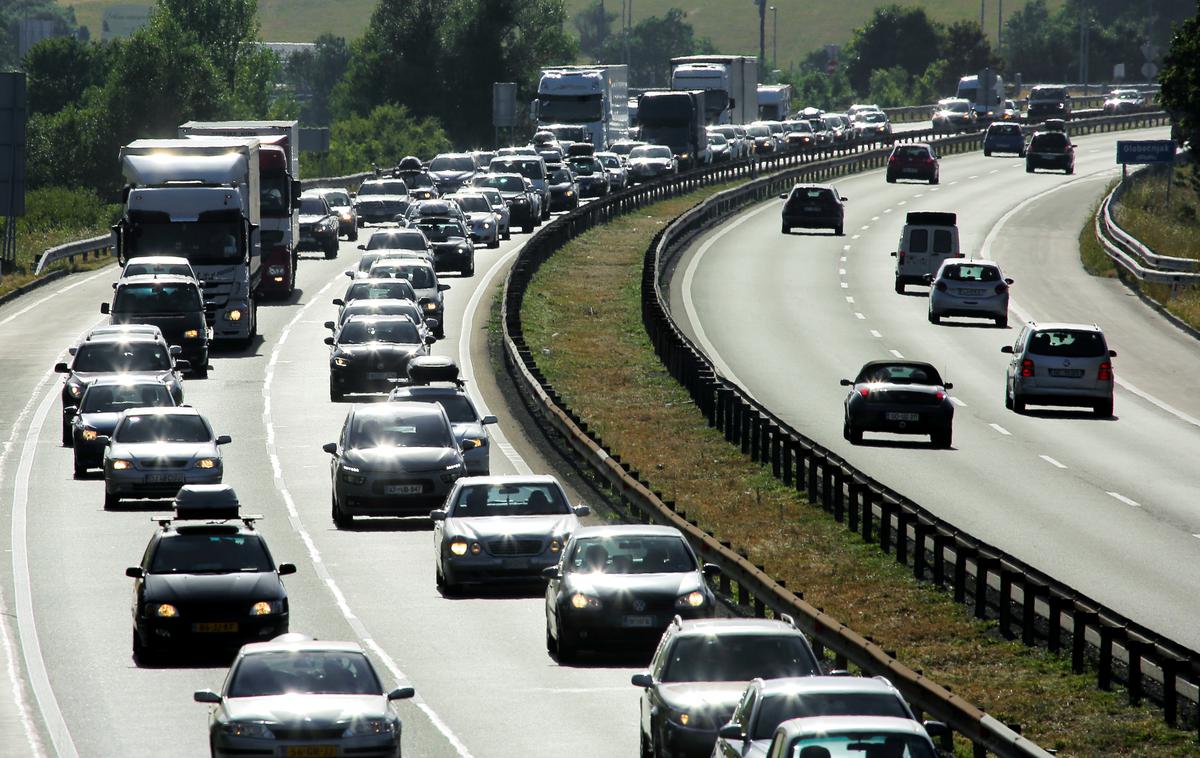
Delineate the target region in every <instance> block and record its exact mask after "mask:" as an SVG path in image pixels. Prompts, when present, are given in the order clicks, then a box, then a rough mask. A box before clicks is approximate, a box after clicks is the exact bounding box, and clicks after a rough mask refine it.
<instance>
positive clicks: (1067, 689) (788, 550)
mask: <svg viewBox="0 0 1200 758" xmlns="http://www.w3.org/2000/svg"><path fill="white" fill-rule="evenodd" d="M720 189H723V188H720V187H717V188H708V189H705V190H702V191H699V192H696V193H694V194H692V195H689V196H686V197H682V198H677V199H673V200H667V201H664V202H661V203H658V204H656V205H653V206H650V207H648V208H645V209H641V210H638V211H636V212H634V213H631V214H629V215H627V216H624V217H622V218H619V219H617V220H616V221H614V222H613V223H611V224H608V225H606V226H603V227H599V228H597V229H593V230H591V231H589V232H587V233H585V234H584V235H582V236H581V237H579V238H577V239H575V240H573V241H572V242H571V243H569V244H568V245H567V246H566V247H565V248H564V249H563V250H561V251H559V252H558V253H557V254H556V255H555V256H554V257H552V258H551V259H550V260H549V261H547V262H546V263H545V264H544V265H543V266H542V268H541V269H540V270H539V271H538V273H537V275H536V276H535V277H534V280H533V282H532V284H531V286H530V287H529V290H528V292H527V294H526V297H525V302H524V305H523V308H522V311H521V317H522V320H523V322H524V328H525V338H526V340H527V342H528V344H529V347H530V349H531V350H532V351H533V354H534V355H535V356H536V357H537V363H538V366H539V368H541V370H542V371H543V372H544V373H545V375H546V377H547V378H548V379H549V380H550V382H551V383H552V384H553V385H554V386H555V388H556V389H557V390H558V391H559V392H560V393H561V394H562V396H563V399H564V401H565V402H566V403H567V404H568V405H570V406H571V407H572V408H573V409H574V410H575V411H576V412H577V413H578V414H579V415H580V416H581V417H582V418H583V419H584V420H585V421H586V422H587V423H588V424H589V426H590V427H591V428H592V429H594V430H595V431H596V432H597V434H599V435H600V436H601V438H603V440H604V441H605V444H606V445H608V447H609V449H610V450H611V451H613V452H616V453H618V454H620V455H621V459H622V461H624V462H627V463H629V464H630V465H631V466H632V467H633V468H635V469H637V470H638V471H640V472H641V474H642V476H643V477H645V478H647V479H648V480H649V481H650V483H651V486H652V487H653V488H654V489H656V490H660V491H662V493H663V495H664V497H665V498H667V499H672V500H675V501H676V503H677V506H678V507H679V508H681V509H684V510H686V511H687V513H688V516H689V517H690V518H696V519H698V520H699V522H700V524H701V526H703V527H704V528H706V529H711V530H713V531H714V532H715V533H716V535H717V536H718V538H720V539H723V540H730V541H731V542H732V543H733V545H734V546H735V547H736V548H740V549H743V550H745V551H747V553H748V554H749V556H750V558H751V559H752V560H753V561H754V562H755V563H758V564H763V565H765V566H766V569H767V571H768V572H769V573H771V574H772V575H773V576H775V577H777V578H780V579H783V580H785V581H786V582H787V585H788V587H791V588H793V589H794V590H796V591H801V592H803V593H804V596H805V599H806V600H808V601H809V602H810V603H813V604H814V605H816V606H818V607H820V608H823V609H824V610H826V611H827V612H829V613H831V614H832V615H833V616H835V617H836V618H839V619H841V620H842V621H843V622H844V623H846V624H848V625H850V626H851V627H852V628H853V629H855V630H856V631H858V632H859V633H861V634H864V635H867V636H869V637H871V638H872V639H874V641H875V642H877V643H878V644H880V645H881V646H883V647H884V648H885V649H889V650H894V651H895V652H896V655H897V657H898V658H899V659H900V660H901V661H903V662H904V663H906V664H907V665H908V666H910V667H912V668H914V669H916V670H918V671H922V672H924V673H925V674H926V675H927V676H930V677H931V678H933V679H934V680H935V681H937V682H940V683H941V684H943V685H946V686H948V687H950V688H951V689H953V691H954V692H956V693H958V694H960V695H962V696H963V697H965V698H966V699H967V700H969V701H971V702H972V703H974V704H975V705H977V706H979V707H981V708H983V709H985V710H986V711H988V712H989V713H991V714H992V715H993V716H995V717H996V718H998V719H1000V720H1002V721H1004V722H1005V723H1009V724H1019V725H1020V726H1021V727H1022V729H1023V730H1024V733H1025V734H1026V735H1028V736H1030V737H1031V738H1033V739H1035V740H1036V741H1037V742H1038V743H1039V744H1041V745H1042V746H1043V747H1046V748H1056V749H1058V750H1059V753H1060V755H1072V756H1100V755H1123V756H1177V755H1178V756H1183V755H1195V754H1196V748H1195V742H1194V739H1193V737H1192V736H1191V735H1190V734H1188V733H1185V732H1180V731H1175V730H1172V729H1169V728H1168V727H1166V726H1165V725H1164V724H1163V723H1162V719H1161V715H1160V713H1159V712H1158V711H1157V710H1155V709H1152V708H1149V707H1142V708H1131V707H1129V706H1127V705H1126V704H1125V701H1124V694H1123V693H1114V692H1101V691H1099V690H1097V689H1096V688H1095V686H1094V679H1093V677H1092V676H1090V675H1083V676H1081V675H1076V674H1073V673H1072V672H1071V669H1070V662H1069V661H1067V660H1064V659H1062V658H1060V657H1058V656H1053V655H1050V654H1049V653H1047V652H1045V651H1044V650H1040V649H1030V648H1026V647H1024V646H1022V645H1020V644H1018V643H1014V642H1009V641H1005V640H1003V639H1002V638H1001V637H1000V635H999V633H998V632H997V631H996V630H995V628H994V625H993V624H990V623H984V622H979V621H977V620H975V619H973V618H972V617H971V616H970V615H969V614H968V613H967V612H966V610H965V609H964V608H963V607H961V606H959V605H956V604H955V603H954V602H953V600H952V599H951V598H950V597H949V596H947V595H946V594H944V593H942V592H939V591H938V590H936V589H935V588H933V587H932V586H930V585H927V584H921V583H917V582H915V581H914V580H913V579H912V577H911V574H910V573H909V571H908V570H907V569H906V568H904V567H902V566H899V565H897V564H896V563H895V561H894V559H893V558H892V557H890V556H886V555H883V554H882V553H880V552H879V549H878V547H877V546H875V545H872V544H867V543H864V542H863V541H862V540H861V538H860V537H858V536H856V535H854V534H851V533H849V532H847V531H846V530H845V528H844V527H843V526H841V525H840V524H837V523H836V522H834V521H833V520H832V518H830V517H829V516H828V515H827V514H826V513H825V512H824V511H823V510H821V509H820V508H819V507H815V506H811V505H809V504H808V503H807V502H806V501H805V499H804V498H803V497H802V496H801V495H800V494H798V493H796V492H795V491H793V490H792V489H791V488H787V487H784V486H783V485H782V484H780V483H779V482H778V481H776V480H775V479H774V478H772V476H771V474H770V470H769V469H768V468H764V467H763V466H760V465H758V464H755V463H751V462H750V461H749V460H748V459H747V458H745V457H743V456H742V455H741V454H740V452H739V451H738V450H737V449H736V448H734V447H733V446H732V445H730V444H729V443H727V442H726V441H725V439H724V437H723V436H722V435H721V434H719V433H718V432H716V431H715V430H713V429H710V428H708V426H707V423H706V421H705V419H704V416H703V415H702V414H701V413H700V412H699V411H698V410H697V409H696V408H695V407H694V405H693V403H692V401H691V398H690V397H689V396H688V395H687V393H686V391H685V390H684V389H683V388H682V387H680V386H679V385H678V384H677V383H676V382H675V381H674V380H673V379H672V378H671V376H670V375H669V374H668V373H667V372H666V370H665V369H664V368H663V366H662V364H661V363H660V362H659V360H658V358H657V356H656V355H655V353H654V350H653V347H652V346H651V344H650V342H649V339H648V338H647V336H646V333H645V330H644V328H643V326H642V321H641V304H640V303H641V300H640V298H641V263H642V257H643V255H644V253H645V249H646V246H647V245H648V244H649V242H650V239H651V237H653V236H654V234H655V233H656V232H657V231H658V230H659V229H661V228H662V227H663V226H665V225H666V224H667V223H669V222H670V220H671V219H673V218H674V217H675V216H677V215H679V214H680V213H682V212H683V211H684V210H686V209H687V208H689V207H691V206H692V205H694V204H695V203H698V202H700V201H701V200H702V199H703V198H704V197H706V196H708V195H711V194H713V193H714V192H716V191H719V190H720Z"/></svg>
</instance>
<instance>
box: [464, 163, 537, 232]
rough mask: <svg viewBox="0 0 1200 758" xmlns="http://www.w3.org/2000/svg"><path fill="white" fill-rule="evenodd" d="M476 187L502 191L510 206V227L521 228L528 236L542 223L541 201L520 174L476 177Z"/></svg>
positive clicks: (501, 193)
mask: <svg viewBox="0 0 1200 758" xmlns="http://www.w3.org/2000/svg"><path fill="white" fill-rule="evenodd" d="M474 184H475V186H476V187H493V188H495V189H497V190H499V191H500V196H501V197H503V198H504V204H505V205H507V206H508V212H509V226H510V227H513V226H519V227H521V231H522V232H524V233H526V234H528V233H530V232H532V231H533V228H534V227H535V226H537V225H538V224H540V223H541V206H540V203H539V199H538V198H535V197H534V196H533V193H532V192H531V191H530V189H529V188H528V187H527V186H526V185H525V178H524V177H523V176H521V175H520V174H494V173H493V174H482V175H480V176H477V177H475V181H474Z"/></svg>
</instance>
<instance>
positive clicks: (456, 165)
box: [429, 155, 475, 171]
mask: <svg viewBox="0 0 1200 758" xmlns="http://www.w3.org/2000/svg"><path fill="white" fill-rule="evenodd" d="M429 170H430V171H474V170H475V160H474V159H473V158H471V156H469V155H439V156H438V157H436V158H434V159H433V160H432V161H430V162H429Z"/></svg>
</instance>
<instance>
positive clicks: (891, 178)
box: [887, 174, 896, 184]
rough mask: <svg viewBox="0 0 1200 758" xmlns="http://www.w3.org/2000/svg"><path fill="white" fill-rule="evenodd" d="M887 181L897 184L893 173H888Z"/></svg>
mask: <svg viewBox="0 0 1200 758" xmlns="http://www.w3.org/2000/svg"><path fill="white" fill-rule="evenodd" d="M887 183H888V184H895V183H896V177H894V176H892V175H891V174H888V175H887Z"/></svg>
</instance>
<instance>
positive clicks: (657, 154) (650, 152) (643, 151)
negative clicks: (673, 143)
mask: <svg viewBox="0 0 1200 758" xmlns="http://www.w3.org/2000/svg"><path fill="white" fill-rule="evenodd" d="M670 157H671V148H669V147H660V146H657V145H656V146H652V147H651V146H648V147H635V148H634V149H633V150H632V151H631V152H630V153H629V158H630V159H631V160H632V159H635V158H670Z"/></svg>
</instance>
